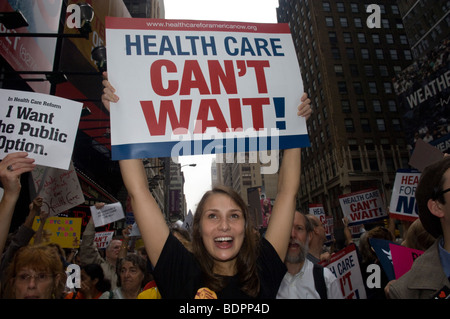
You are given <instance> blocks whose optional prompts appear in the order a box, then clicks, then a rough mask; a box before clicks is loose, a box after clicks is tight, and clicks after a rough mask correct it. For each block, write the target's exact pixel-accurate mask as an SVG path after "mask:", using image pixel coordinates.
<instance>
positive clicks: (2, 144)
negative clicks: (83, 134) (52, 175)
mask: <svg viewBox="0 0 450 319" xmlns="http://www.w3.org/2000/svg"><path fill="white" fill-rule="evenodd" d="M0 105H1V108H0V159H2V158H4V157H5V156H6V155H8V154H9V153H12V152H28V153H29V157H31V158H33V159H34V160H35V163H36V164H38V165H43V166H49V167H55V168H59V169H65V170H67V169H68V168H69V164H70V160H71V158H72V151H73V146H74V143H75V138H76V134H77V130H78V122H79V120H80V115H81V108H82V104H81V103H79V102H74V101H71V100H67V99H63V98H60V97H57V96H53V95H47V94H41V93H34V92H24V91H15V90H4V89H0Z"/></svg>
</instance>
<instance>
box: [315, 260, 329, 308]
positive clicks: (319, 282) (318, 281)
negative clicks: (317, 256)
mask: <svg viewBox="0 0 450 319" xmlns="http://www.w3.org/2000/svg"><path fill="white" fill-rule="evenodd" d="M313 275H314V287H315V288H316V290H317V292H318V293H319V296H320V299H328V296H327V285H326V284H325V278H324V275H323V267H322V266H321V265H318V264H314V268H313Z"/></svg>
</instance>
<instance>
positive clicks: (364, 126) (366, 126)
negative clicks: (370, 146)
mask: <svg viewBox="0 0 450 319" xmlns="http://www.w3.org/2000/svg"><path fill="white" fill-rule="evenodd" d="M361 129H362V130H363V132H370V131H371V128H370V122H369V119H361Z"/></svg>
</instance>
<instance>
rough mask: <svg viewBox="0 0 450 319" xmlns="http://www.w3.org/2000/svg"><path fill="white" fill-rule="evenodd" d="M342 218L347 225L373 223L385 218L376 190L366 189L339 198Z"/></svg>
mask: <svg viewBox="0 0 450 319" xmlns="http://www.w3.org/2000/svg"><path fill="white" fill-rule="evenodd" d="M339 203H340V204H341V208H342V211H343V213H344V216H345V217H347V218H348V220H349V225H355V224H363V223H368V222H373V221H376V220H378V219H381V218H385V217H386V216H387V213H386V209H385V207H384V203H383V199H382V198H381V195H380V192H379V190H378V189H367V190H362V191H359V192H355V193H349V194H344V195H340V196H339Z"/></svg>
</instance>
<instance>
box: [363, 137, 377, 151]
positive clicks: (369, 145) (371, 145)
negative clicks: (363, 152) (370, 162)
mask: <svg viewBox="0 0 450 319" xmlns="http://www.w3.org/2000/svg"><path fill="white" fill-rule="evenodd" d="M364 145H365V146H366V149H367V150H368V151H374V150H375V143H374V142H373V139H371V138H366V139H364Z"/></svg>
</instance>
